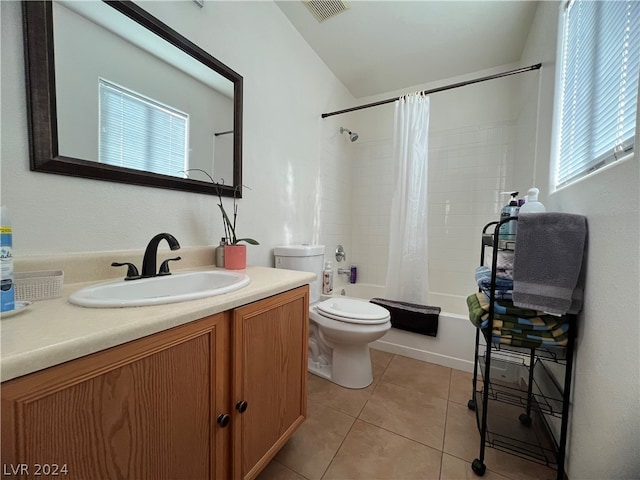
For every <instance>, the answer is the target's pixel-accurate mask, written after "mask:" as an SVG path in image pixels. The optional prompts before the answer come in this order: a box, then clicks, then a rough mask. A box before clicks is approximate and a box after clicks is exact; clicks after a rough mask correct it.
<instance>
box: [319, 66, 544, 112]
mask: <svg viewBox="0 0 640 480" xmlns="http://www.w3.org/2000/svg"><path fill="white" fill-rule="evenodd" d="M540 67H542V64H541V63H538V64H536V65H531V66H529V67H523V68H518V69H516V70H509V71H508V72H503V73H496V74H495V75H489V76H488V77H481V78H476V79H473V80H467V81H466V82H460V83H452V84H451V85H446V86H444V87H438V88H432V89H431V90H423V91H422V92H420V93H422V94H423V95H429V94H430V93H436V92H443V91H444V90H451V89H453V88H458V87H464V86H466V85H471V84H473V83H479V82H486V81H487V80H494V79H496V78H502V77H507V76H509V75H516V74H518V73H525V72H530V71H532V70H539V69H540ZM400 98H402V97H396V98H389V99H387V100H380V101H379V102H374V103H367V104H366V105H360V106H358V107H351V108H346V109H344V110H337V111H335V112H329V113H323V114H322V118H327V117H331V116H332V115H340V114H342V113H349V112H355V111H356V110H363V109H365V108H370V107H377V106H379V105H385V104H387V103H392V102H395V101H396V100H400Z"/></svg>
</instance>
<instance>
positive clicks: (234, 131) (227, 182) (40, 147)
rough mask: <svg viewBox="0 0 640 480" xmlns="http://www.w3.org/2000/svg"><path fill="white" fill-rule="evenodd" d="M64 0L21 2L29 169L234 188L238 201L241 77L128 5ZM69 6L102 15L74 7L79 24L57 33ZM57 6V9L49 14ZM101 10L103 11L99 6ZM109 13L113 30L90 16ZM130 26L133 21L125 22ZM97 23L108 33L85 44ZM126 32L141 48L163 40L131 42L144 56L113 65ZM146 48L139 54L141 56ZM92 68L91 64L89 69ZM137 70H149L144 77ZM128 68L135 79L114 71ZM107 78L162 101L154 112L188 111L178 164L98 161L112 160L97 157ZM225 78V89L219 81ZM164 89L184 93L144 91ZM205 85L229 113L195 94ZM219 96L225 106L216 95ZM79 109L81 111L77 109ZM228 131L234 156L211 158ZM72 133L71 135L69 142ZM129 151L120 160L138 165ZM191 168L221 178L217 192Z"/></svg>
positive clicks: (200, 188) (188, 187)
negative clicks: (149, 77)
mask: <svg viewBox="0 0 640 480" xmlns="http://www.w3.org/2000/svg"><path fill="white" fill-rule="evenodd" d="M66 3H67V4H68V5H67V6H65V2H58V1H57V0H56V1H55V2H54V1H52V0H45V1H30V0H27V1H23V2H22V9H23V24H24V25H23V26H24V42H25V46H24V48H25V63H26V65H25V66H26V85H27V113H28V121H29V143H30V167H31V170H34V171H39V172H48V173H55V174H62V175H71V176H76V177H85V178H91V179H99V180H106V181H112V182H121V183H129V184H135V185H145V186H151V187H157V188H167V189H173V190H185V191H190V192H198V193H205V194H211V195H217V194H218V192H220V194H222V195H223V196H233V195H234V193H235V195H236V196H237V197H238V198H239V197H241V196H242V189H241V188H240V187H241V185H242V84H243V79H242V76H241V75H239V74H238V73H236V72H235V71H233V70H232V69H230V68H229V67H227V66H226V65H224V64H223V63H221V62H220V61H218V60H217V59H216V58H214V57H213V56H211V55H210V54H209V53H207V52H206V51H204V50H203V49H202V48H200V47H198V46H197V45H195V44H194V43H193V42H191V41H190V40H188V39H187V38H185V37H183V36H182V35H180V34H179V33H178V32H176V31H175V30H173V29H171V28H170V27H169V26H167V25H166V24H164V23H162V22H161V21H160V20H158V19H157V18H155V17H154V16H152V15H151V14H149V13H148V12H146V11H145V10H143V9H142V8H140V7H139V6H137V5H136V4H134V3H132V2H129V1H120V0H116V1H105V2H98V1H95V2H66ZM58 4H60V5H62V6H58ZM74 4H76V5H85V6H88V5H94V6H99V7H100V8H102V9H103V11H102V12H100V13H98V14H96V15H94V17H95V18H93V19H92V18H90V17H91V15H88V16H87V15H85V14H84V13H83V12H80V13H78V12H72V13H71V14H69V15H70V16H75V17H77V19H78V21H80V22H83V25H81V26H78V27H76V26H73V27H72V28H70V27H69V25H68V24H66V25H65V24H61V25H64V26H61V27H60V28H58V31H57V32H56V31H54V30H55V29H56V27H57V26H56V22H58V21H60V18H64V15H67V14H64V15H62V14H61V13H59V12H60V11H61V10H59V9H66V8H67V7H72V6H73V5H74ZM193 5H194V6H195V7H197V6H196V5H195V4H193ZM187 6H189V3H185V7H187ZM54 7H55V9H58V10H55V11H54ZM105 8H106V9H107V10H104V9H105ZM107 17H113V18H114V23H115V24H116V25H117V26H116V27H114V29H113V30H112V28H111V27H105V25H100V26H98V25H97V24H96V23H94V21H96V20H95V19H96V18H99V19H100V22H104V21H106V20H104V19H105V18H107ZM128 24H130V26H128V27H124V25H128ZM94 26H95V28H96V29H99V28H103V30H101V33H100V34H99V35H103V36H104V35H110V36H111V37H109V38H106V37H105V38H102V39H101V40H100V39H95V40H94V39H93V38H92V39H91V40H88V39H85V38H82V37H81V36H82V35H86V34H88V33H87V32H88V31H90V30H92V29H93V27H94ZM123 28H124V29H125V30H126V29H127V28H130V29H137V31H136V32H135V33H133V34H131V36H130V38H128V39H127V38H124V36H123V35H124V34H123V33H122V29H123ZM60 32H61V33H65V32H66V38H67V41H66V42H65V41H64V35H62V39H61V38H60V36H61V33H60ZM143 37H145V39H144V41H142V40H143ZM131 38H134V39H135V43H139V44H142V43H146V44H149V43H154V42H155V43H157V42H160V45H156V46H149V45H145V46H144V47H141V46H140V45H136V46H135V48H139V49H140V52H138V53H136V54H135V55H143V54H146V55H148V56H147V57H145V59H144V60H143V61H138V60H135V57H131V58H128V59H127V62H118V61H117V55H122V51H123V50H122V48H124V47H121V46H120V45H119V44H118V46H116V45H115V44H116V43H118V42H122V45H125V43H127V44H131V41H132V40H131ZM65 44H66V45H69V44H71V45H74V46H75V48H76V49H79V48H82V49H84V50H85V51H86V55H87V57H86V58H78V55H79V54H78V52H77V51H74V52H69V53H67V52H63V50H62V49H63V48H64V47H63V46H64V45H65ZM105 45H108V46H110V48H108V49H107V50H104V51H103V50H99V48H104V46H105ZM132 45H133V44H132ZM127 48H128V47H127ZM132 48H134V47H132ZM154 49H155V51H154ZM143 50H144V52H145V53H141V52H142V51H143ZM168 51H171V52H173V53H171V56H172V57H173V58H174V59H173V60H158V58H157V56H158V52H168ZM105 52H106V53H105ZM110 57H113V58H112V59H111V61H113V62H114V63H120V64H121V65H120V67H121V68H120V69H119V70H120V71H119V72H115V71H114V72H106V73H105V71H104V70H103V69H104V67H105V65H106V64H108V63H109V62H110V60H109V58H110ZM65 59H66V60H65ZM114 59H115V60H114ZM154 62H155V63H162V62H164V63H169V64H170V67H169V68H171V69H172V71H171V73H161V74H158V73H157V72H155V73H154V71H153V69H154V68H155V66H153V67H152V66H151V65H152V63H154ZM183 63H184V64H185V65H186V64H187V63H190V64H191V65H190V66H185V67H184V68H183V67H182V66H181V65H182V64H183ZM91 64H94V66H93V67H91V66H90V65H91ZM91 68H93V70H91ZM142 68H144V69H146V70H149V72H144V74H141V70H140V69H142ZM127 70H128V71H133V75H132V77H131V78H130V79H128V78H126V79H124V80H123V79H122V77H121V76H119V75H121V72H122V71H127ZM198 72H199V73H198ZM147 73H149V74H153V75H154V76H153V78H154V79H155V80H154V81H146V82H145V81H144V78H145V75H146V74H147ZM179 75H182V76H183V77H182V78H187V77H188V82H192V83H193V85H196V84H197V87H196V86H191V83H190V84H189V86H188V87H187V86H186V84H185V83H183V81H181V80H180V77H179ZM81 77H87V78H89V79H90V82H91V85H89V86H84V85H81V84H80V78H81ZM114 77H115V78H114ZM103 79H106V81H107V83H109V82H113V84H114V85H117V86H120V85H122V84H123V83H126V84H127V85H126V87H127V88H128V87H129V83H131V84H134V85H133V87H132V88H131V92H132V95H138V96H139V98H141V99H142V103H150V102H147V100H148V99H149V98H151V97H153V99H154V101H157V105H159V110H163V111H164V110H167V109H165V108H164V106H165V105H167V104H169V103H170V104H172V105H171V107H176V111H178V112H184V116H185V118H186V122H185V123H186V126H185V127H181V128H183V130H184V134H183V135H182V138H183V140H182V141H183V142H184V145H182V146H181V147H180V148H179V149H177V150H178V153H179V154H180V155H182V156H181V157H179V158H178V160H177V163H176V164H175V165H178V166H172V167H171V172H172V173H171V174H167V173H166V172H165V173H156V172H154V171H147V167H145V166H142V167H139V166H135V168H130V167H129V166H122V165H123V164H115V163H106V162H105V161H103V159H104V158H108V157H107V156H106V155H103V150H102V149H103V146H104V145H105V144H107V142H106V141H105V140H104V139H103V137H101V136H100V135H101V132H104V131H105V130H106V128H105V127H104V124H103V123H102V119H101V118H98V117H100V116H101V115H102V114H103V112H104V111H105V110H106V108H105V107H104V106H103V105H102V104H101V103H100V102H102V100H103V92H102V90H101V89H99V87H98V81H99V80H100V81H102V80H103ZM63 80H64V81H68V82H69V84H68V85H67V84H65V85H64V86H63ZM209 80H211V81H209ZM185 81H186V80H185ZM172 82H173V83H172ZM225 82H226V83H227V85H226V86H224V85H223V84H224V83H225ZM218 84H222V85H223V87H222V88H220V89H218V87H217V85H218ZM162 85H167V86H166V88H165V90H166V91H172V92H181V95H180V97H179V98H178V97H176V98H175V99H174V98H171V99H170V100H167V99H166V98H165V94H164V93H163V92H162V91H160V92H157V91H153V92H152V93H149V92H148V91H147V90H153V88H151V86H154V87H155V88H156V89H157V88H158V86H162ZM203 85H207V86H209V87H211V90H212V93H207V94H206V95H215V96H216V97H215V98H218V97H219V98H223V97H224V96H226V100H225V102H227V103H228V105H227V103H225V105H224V106H223V108H221V110H225V115H226V117H225V116H224V115H223V114H222V113H221V114H220V115H218V113H217V111H215V112H214V109H213V108H211V104H210V103H208V102H209V101H210V98H209V96H207V97H206V98H205V99H203V98H197V97H196V96H195V94H193V92H195V91H196V90H199V89H200V87H202V86H203ZM147 87H149V88H147ZM127 91H129V90H127ZM83 92H88V93H86V95H87V96H83V95H85V94H84V93H83ZM167 95H169V94H167ZM169 96H170V95H169ZM174 96H175V95H174ZM211 98H213V97H211ZM216 101H219V102H221V104H222V100H216ZM203 106H204V107H203ZM216 106H217V104H216ZM84 107H86V109H82V108H84ZM198 108H200V110H202V111H201V112H198V113H194V112H192V111H191V110H192V109H193V110H194V111H195V110H197V109H198ZM218 116H219V119H216V120H215V122H217V125H216V124H214V120H212V118H213V117H216V118H217V117H218ZM205 124H206V125H205ZM120 128H122V131H123V132H127V131H128V130H127V129H126V126H125V127H120ZM196 130H202V131H204V133H202V137H201V138H200V137H198V138H197V139H196V138H195V133H194V132H195V131H196ZM154 135H155V137H153V136H152V137H151V138H152V143H154V148H155V143H156V141H155V140H153V138H155V139H158V138H160V139H164V138H165V137H166V136H165V134H164V131H163V133H161V134H160V136H158V134H157V132H156V133H155V134H154ZM224 137H226V140H225V141H226V142H227V145H226V147H225V148H226V150H221V152H223V153H227V154H228V155H227V156H228V157H230V158H228V159H227V158H226V157H225V156H224V155H223V154H222V153H220V154H219V155H218V157H217V158H216V160H215V162H214V157H215V155H216V153H214V151H215V152H217V151H216V148H218V146H217V145H222V141H221V140H217V139H219V138H220V139H222V138H224ZM69 139H72V140H70V141H68V140H69ZM73 139H78V143H79V145H74V144H72V143H73V141H74V140H73ZM216 141H218V144H216ZM160 143H162V142H160ZM165 143H166V142H165ZM169 143H170V142H169ZM220 148H222V147H220ZM147 150H148V148H147ZM123 151H125V150H123ZM126 152H127V154H126V155H122V157H126V160H125V164H127V165H129V164H128V163H126V162H128V161H129V159H133V160H134V163H135V161H138V160H140V159H139V158H137V159H134V158H133V157H145V156H146V153H145V152H146V150H145V149H144V148H142V149H140V148H139V149H138V150H135V149H133V150H126ZM131 152H132V153H131ZM140 152H142V153H140ZM181 162H182V163H181ZM223 162H228V165H226V164H225V165H223ZM214 165H220V166H221V168H220V171H223V170H224V171H225V172H226V173H224V174H222V175H219V174H218V171H217V170H218V169H217V168H216V167H214ZM222 167H224V168H222ZM187 169H190V170H191V172H189V173H188V174H185V173H184V170H187ZM194 169H201V170H204V171H206V172H207V173H209V174H210V175H211V176H212V177H213V178H214V179H215V180H216V182H219V185H220V184H222V183H223V185H221V186H219V188H217V187H216V186H215V185H213V184H212V183H211V181H210V180H209V179H208V178H207V177H206V176H203V175H202V174H199V173H198V172H197V171H196V170H194ZM148 170H152V168H149V169H148ZM173 172H175V174H174V173H173ZM229 177H232V178H229Z"/></svg>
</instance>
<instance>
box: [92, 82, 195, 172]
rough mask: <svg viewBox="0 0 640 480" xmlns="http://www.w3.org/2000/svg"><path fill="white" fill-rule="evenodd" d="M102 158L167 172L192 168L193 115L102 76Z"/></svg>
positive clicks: (138, 168) (149, 169)
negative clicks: (189, 142) (190, 136)
mask: <svg viewBox="0 0 640 480" xmlns="http://www.w3.org/2000/svg"><path fill="white" fill-rule="evenodd" d="M99 87H100V88H99V96H100V102H99V103H100V148H99V153H100V160H99V161H100V162H101V163H107V164H109V165H118V166H121V167H127V168H134V169H136V170H145V171H147V172H154V173H161V174H164V175H172V176H176V175H179V174H180V172H181V171H183V170H187V169H188V164H187V161H188V156H187V151H188V150H187V138H188V127H189V115H187V114H186V113H183V112H180V111H179V110H177V109H175V108H172V107H169V106H167V105H163V104H162V103H160V102H157V101H155V100H153V99H150V98H148V97H145V96H143V95H140V94H138V93H136V92H133V91H131V90H128V89H126V88H123V87H121V86H119V85H116V84H114V83H111V82H109V81H107V80H104V79H102V78H101V79H99Z"/></svg>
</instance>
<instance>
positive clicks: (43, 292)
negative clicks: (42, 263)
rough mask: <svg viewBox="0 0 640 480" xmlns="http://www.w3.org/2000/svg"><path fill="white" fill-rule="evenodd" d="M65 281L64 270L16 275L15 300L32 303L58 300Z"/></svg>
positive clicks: (14, 281) (14, 276) (14, 279)
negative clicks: (52, 299)
mask: <svg viewBox="0 0 640 480" xmlns="http://www.w3.org/2000/svg"><path fill="white" fill-rule="evenodd" d="M63 280H64V272H63V271H62V270H47V271H42V272H20V273H14V274H13V284H14V286H15V298H16V300H20V301H30V302H33V301H37V300H47V299H49V298H57V297H59V296H60V295H61V293H62V283H63Z"/></svg>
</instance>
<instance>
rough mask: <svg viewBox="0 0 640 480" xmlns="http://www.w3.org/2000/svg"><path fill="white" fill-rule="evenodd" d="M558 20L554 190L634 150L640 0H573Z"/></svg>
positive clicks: (639, 52)
mask: <svg viewBox="0 0 640 480" xmlns="http://www.w3.org/2000/svg"><path fill="white" fill-rule="evenodd" d="M562 22H563V37H562V41H563V44H562V57H561V58H560V59H559V61H558V64H559V65H560V66H561V69H562V70H561V84H560V85H559V88H560V89H561V91H560V95H561V102H560V109H561V110H560V121H559V123H558V124H557V125H558V126H559V130H560V131H559V132H558V134H559V145H558V152H557V156H558V158H557V162H556V171H555V186H556V188H558V187H561V186H563V185H566V184H568V183H570V182H572V181H574V180H576V179H578V178H580V177H582V176H584V175H586V174H587V173H589V172H592V171H594V170H596V169H597V168H600V167H601V166H604V165H606V164H608V163H611V162H613V161H615V160H618V159H620V158H622V157H623V156H625V155H628V154H630V153H631V152H632V150H633V142H634V136H635V127H636V109H637V104H638V72H639V70H640V2H639V1H638V0H617V1H583V0H573V1H570V2H568V3H567V5H566V9H565V12H564V15H563V18H562Z"/></svg>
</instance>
